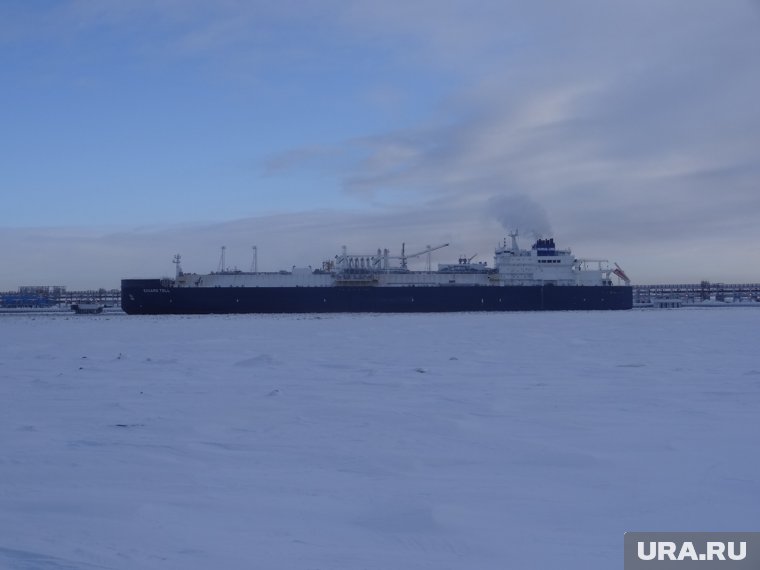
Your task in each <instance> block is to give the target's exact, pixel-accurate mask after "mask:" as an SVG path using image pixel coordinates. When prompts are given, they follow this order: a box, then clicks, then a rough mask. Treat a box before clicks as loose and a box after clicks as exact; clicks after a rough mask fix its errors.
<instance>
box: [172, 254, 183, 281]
mask: <svg viewBox="0 0 760 570" xmlns="http://www.w3.org/2000/svg"><path fill="white" fill-rule="evenodd" d="M180 261H182V256H181V255H180V254H179V253H178V254H177V255H175V256H174V259H173V260H172V263H174V265H176V266H177V270H176V272H175V278H176V279H179V278H180V277H182V267H181V266H180V264H179V262H180Z"/></svg>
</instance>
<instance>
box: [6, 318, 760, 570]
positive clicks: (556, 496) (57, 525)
mask: <svg viewBox="0 0 760 570" xmlns="http://www.w3.org/2000/svg"><path fill="white" fill-rule="evenodd" d="M758 325H760V311H758V310H754V309H701V310H700V309H680V310H675V311H654V310H650V311H628V312H613V313H604V312H599V313H569V312H566V313H501V314H499V313H492V314H434V315H328V316H321V317H316V316H308V315H301V316H251V315H249V316H207V317H127V316H120V315H114V316H93V317H65V316H60V315H59V316H52V317H51V316H36V317H30V316H2V317H0V342H1V344H0V412H1V413H0V429H1V430H2V448H1V449H2V453H1V454H0V568H10V569H38V568H39V569H85V570H87V569H96V568H98V569H99V568H111V569H132V568H140V569H153V568H156V569H158V568H162V569H166V568H170V569H175V568H176V569H183V570H190V569H209V568H225V569H248V568H262V569H279V568H283V569H311V570H315V569H323V570H334V569H347V570H348V569H350V570H357V569H372V570H381V569H382V570H387V569H390V568H412V569H421V568H425V569H436V570H440V569H449V568H451V569H460V568H461V569H479V570H483V569H499V570H503V569H510V568H538V569H542V568H546V569H549V568H584V569H605V570H606V569H609V568H621V567H622V560H623V533H624V532H625V531H634V530H635V531H646V530H652V531H654V530H658V531H663V530H674V531H675V530H679V531H688V530H692V531H706V530H712V531H733V530H746V531H754V530H758V528H759V527H760V525H759V524H758V522H759V521H760V515H759V514H758V512H760V511H758V505H759V504H760V458H759V457H758V453H757V442H758V436H757V434H758V433H760V429H758V428H760V419H758V418H759V416H758V410H759V409H760V356H758V350H757V333H758V331H759V330H760V326H758Z"/></svg>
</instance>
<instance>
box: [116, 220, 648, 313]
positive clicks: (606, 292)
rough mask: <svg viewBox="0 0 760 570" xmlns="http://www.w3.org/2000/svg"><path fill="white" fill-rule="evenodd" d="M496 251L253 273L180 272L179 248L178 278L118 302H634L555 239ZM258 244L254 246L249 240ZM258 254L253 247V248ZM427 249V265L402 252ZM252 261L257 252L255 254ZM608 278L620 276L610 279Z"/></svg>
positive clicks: (357, 306)
mask: <svg viewBox="0 0 760 570" xmlns="http://www.w3.org/2000/svg"><path fill="white" fill-rule="evenodd" d="M509 237H510V238H511V241H510V243H507V239H506V238H505V239H504V240H503V241H502V242H500V243H499V244H498V246H497V247H496V250H495V253H494V265H493V267H489V266H488V264H487V262H482V261H478V262H473V259H474V257H475V256H472V257H466V256H462V257H460V258H459V259H458V260H457V262H456V263H448V264H439V265H438V267H437V269H435V270H433V269H432V267H431V264H430V255H431V252H433V251H435V250H437V249H440V248H443V247H446V246H448V244H443V245H439V246H436V247H430V246H428V247H426V248H425V249H424V250H422V251H419V252H417V253H413V254H408V255H407V254H406V253H405V247H404V246H403V245H402V250H401V255H398V256H392V255H391V254H390V252H389V250H387V249H385V250H382V251H381V250H379V249H378V250H377V252H376V253H373V254H367V255H357V254H350V253H348V252H347V250H346V248H345V246H344V247H343V250H342V252H341V253H340V254H339V255H336V256H335V258H334V259H332V260H329V261H326V262H324V263H322V265H321V267H319V268H317V269H312V268H311V267H295V266H294V267H292V268H291V269H290V270H289V271H277V272H259V271H257V270H256V268H255V261H254V264H253V266H252V268H251V269H252V270H251V271H247V272H244V271H240V270H237V269H234V270H230V269H225V268H224V248H222V261H221V263H220V266H219V270H218V271H216V272H211V273H206V274H197V273H185V272H184V271H183V270H182V267H181V266H180V261H181V258H180V256H179V255H176V256H175V258H174V263H175V265H176V272H175V277H174V278H173V279H172V278H162V279H123V280H122V282H121V306H122V309H123V310H124V311H125V312H126V313H128V314H130V315H139V314H143V315H158V314H213V313H217V314H228V313H341V312H356V313H365V312H369V313H372V312H376V313H413V312H454V311H547V310H548V311H570V310H625V309H630V308H632V306H633V292H632V287H631V286H630V280H629V279H628V276H627V275H626V274H625V273H624V272H623V270H622V269H621V268H620V266H619V265H617V264H614V267H612V266H610V265H609V263H608V262H607V261H606V260H599V259H597V260H590V259H579V258H576V257H575V256H574V255H573V254H572V252H571V251H570V250H569V249H559V248H558V247H556V245H555V243H554V239H553V238H542V239H537V240H536V241H535V242H534V243H533V245H532V247H531V248H530V249H521V248H520V247H519V245H518V241H517V237H518V234H517V232H513V233H510V234H509ZM254 250H255V248H254ZM254 256H255V251H254ZM422 256H427V269H426V270H410V269H409V268H408V260H409V259H411V258H419V257H422ZM254 259H255V257H254ZM613 276H615V277H616V278H617V283H613Z"/></svg>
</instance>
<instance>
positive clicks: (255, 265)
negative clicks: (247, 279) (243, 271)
mask: <svg viewBox="0 0 760 570" xmlns="http://www.w3.org/2000/svg"><path fill="white" fill-rule="evenodd" d="M258 257H259V248H257V247H256V246H255V245H254V246H253V261H251V273H258V272H259V260H258Z"/></svg>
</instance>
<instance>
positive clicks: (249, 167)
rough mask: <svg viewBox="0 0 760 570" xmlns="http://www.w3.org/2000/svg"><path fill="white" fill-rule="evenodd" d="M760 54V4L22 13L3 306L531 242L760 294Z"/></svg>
mask: <svg viewBox="0 0 760 570" xmlns="http://www.w3.org/2000/svg"><path fill="white" fill-rule="evenodd" d="M759 49H760V3H758V2H756V1H750V0H732V1H731V2H724V3H720V4H718V3H715V2H714V1H703V0H681V1H672V2H667V3H663V2H655V1H642V2H637V3H616V2H607V1H601V0H576V1H574V2H569V3H556V2H544V1H536V2H511V1H500V2H495V1H494V2H482V1H481V2H478V1H464V0H462V1H459V0H452V1H449V2H446V3H442V2H438V1H435V2H434V1H431V0H422V1H405V2H396V1H388V2H382V3H379V2H371V1H364V0H362V1H330V0H325V1H321V2H305V1H282V2H277V3H271V2H258V1H247V2H242V1H235V0H223V1H217V2H205V1H203V2H202V1H198V0H182V1H180V0H152V1H148V0H132V1H130V2H108V1H95V0H78V1H69V2H65V1H62V2H26V1H9V0H5V1H3V2H0V84H1V85H2V89H1V90H0V103H2V105H0V125H1V126H2V129H1V131H2V132H1V134H0V172H2V176H0V193H1V195H2V208H0V238H2V242H3V248H2V253H0V263H2V267H3V271H2V272H0V274H1V275H0V289H13V288H15V287H16V286H18V285H22V284H32V283H60V284H64V285H67V286H69V287H70V288H79V287H115V286H117V285H118V280H119V279H120V278H121V277H128V276H150V275H158V274H162V273H164V274H165V273H170V272H171V269H172V268H171V263H170V261H171V256H172V255H173V254H174V253H176V252H177V251H181V252H182V253H183V255H184V257H185V259H186V269H188V270H195V271H199V272H200V271H206V270H210V269H213V268H214V267H215V266H216V257H217V255H218V248H219V246H221V245H227V248H228V249H227V251H228V259H232V260H233V262H234V263H236V264H238V265H239V266H241V267H245V266H247V265H248V264H249V261H248V256H249V252H250V246H251V245H252V244H257V245H258V246H259V248H260V256H259V258H260V264H261V265H262V266H263V268H264V269H273V270H275V269H280V268H283V267H285V268H287V267H290V266H291V265H293V264H298V265H301V264H318V263H319V262H320V261H321V260H322V259H326V258H329V257H332V255H334V253H336V252H337V251H338V249H339V247H340V245H342V244H344V243H346V244H348V245H349V246H351V247H352V248H354V249H362V248H364V249H368V250H369V251H374V250H375V249H376V248H377V247H391V248H397V247H398V246H399V245H400V242H402V241H405V242H407V243H409V244H418V245H420V246H423V247H424V245H426V244H428V243H433V242H435V243H442V242H449V241H450V242H452V244H455V245H453V247H455V248H457V249H456V251H453V250H452V251H449V252H446V250H444V252H442V253H441V254H440V256H441V260H443V258H447V257H450V258H455V257H456V256H457V255H459V254H460V253H469V254H472V253H475V252H478V253H479V255H480V258H481V259H485V260H488V259H489V257H490V255H491V250H492V248H493V245H494V244H495V242H496V241H497V240H498V239H499V238H500V237H502V236H503V235H504V232H505V229H508V228H511V227H519V228H520V229H521V231H522V232H523V233H524V234H525V235H526V236H530V234H531V233H532V232H540V233H542V234H551V235H554V236H555V237H556V238H557V240H558V242H560V243H561V244H563V245H568V246H571V247H573V249H574V251H575V253H576V254H578V255H581V256H586V257H605V258H610V259H614V260H616V261H618V262H619V263H620V264H621V265H622V266H623V267H624V268H625V269H626V271H627V272H628V273H629V274H630V275H631V276H632V277H633V278H634V280H635V281H637V282H662V281H695V280H699V279H710V280H713V281H726V282H729V281H760V250H759V248H760V230H758V223H757V219H758V217H760V188H759V187H758V182H759V181H760V160H759V159H760V156H758V154H760V151H759V150H758V149H760V106H758V105H757V101H758V100H760V68H759V67H758V66H757V63H756V60H757V54H758V50H759ZM527 239H528V238H527V237H526V242H527ZM397 242H398V243H397ZM524 245H528V244H527V243H525V244H524ZM235 252H238V253H237V254H236V253H235ZM236 255H237V256H238V257H237V259H236V258H235V256H236Z"/></svg>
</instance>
